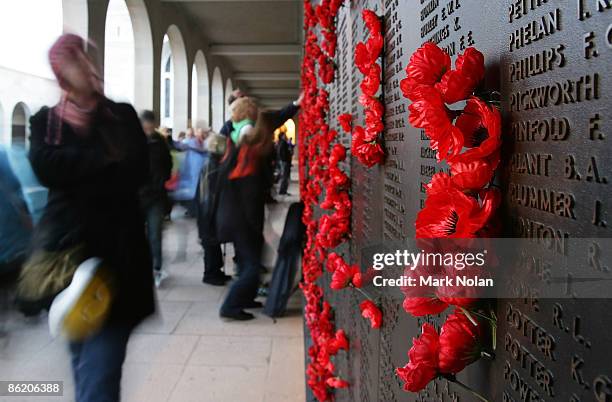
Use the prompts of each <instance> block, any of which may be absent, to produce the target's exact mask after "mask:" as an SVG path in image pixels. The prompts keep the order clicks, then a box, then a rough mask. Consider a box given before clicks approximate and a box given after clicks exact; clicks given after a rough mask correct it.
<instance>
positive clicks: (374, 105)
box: [341, 9, 385, 167]
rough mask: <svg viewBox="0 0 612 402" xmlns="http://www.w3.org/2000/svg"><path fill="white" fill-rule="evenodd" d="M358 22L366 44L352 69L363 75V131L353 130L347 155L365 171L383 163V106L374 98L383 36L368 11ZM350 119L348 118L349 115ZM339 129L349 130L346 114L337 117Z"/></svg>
mask: <svg viewBox="0 0 612 402" xmlns="http://www.w3.org/2000/svg"><path fill="white" fill-rule="evenodd" d="M362 18H363V21H364V23H365V26H366V28H367V29H368V32H369V36H368V40H367V41H366V42H365V43H364V42H359V43H358V44H357V46H356V47H355V65H356V66H357V68H358V69H359V71H360V72H361V73H362V74H363V76H364V78H363V80H362V81H361V84H360V85H359V87H360V88H361V96H360V97H359V103H360V104H361V105H362V106H363V109H364V113H365V128H364V127H362V126H355V127H354V128H353V130H352V143H351V153H352V154H353V156H355V157H356V158H357V160H358V161H359V162H361V163H362V164H364V165H365V166H367V167H372V166H374V165H376V164H380V163H383V161H384V159H385V151H384V149H383V146H382V144H381V138H382V131H383V129H384V125H383V115H384V109H385V108H384V106H383V104H382V102H381V101H380V99H379V97H378V96H377V94H378V92H379V90H380V86H381V77H382V71H381V67H380V64H379V63H378V60H379V58H380V56H381V54H382V49H383V36H382V27H381V22H380V18H379V17H378V16H377V15H376V13H374V12H373V11H372V10H368V9H365V10H363V12H362ZM349 116H350V115H349ZM341 117H342V119H343V121H342V122H341V123H343V124H342V128H343V129H344V130H345V131H347V132H348V131H349V130H350V124H349V122H348V121H347V114H344V115H341Z"/></svg>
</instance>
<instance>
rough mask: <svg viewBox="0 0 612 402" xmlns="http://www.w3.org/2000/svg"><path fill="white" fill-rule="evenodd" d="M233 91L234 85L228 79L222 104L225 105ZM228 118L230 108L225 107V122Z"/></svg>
mask: <svg viewBox="0 0 612 402" xmlns="http://www.w3.org/2000/svg"><path fill="white" fill-rule="evenodd" d="M233 91H234V85H233V84H232V79H231V78H228V79H227V80H226V81H225V97H224V98H223V100H224V102H223V103H224V104H225V105H227V99H228V98H229V96H230V95H231V94H232V92H233ZM229 117H230V108H229V107H226V108H225V120H227V119H229Z"/></svg>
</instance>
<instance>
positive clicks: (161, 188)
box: [140, 110, 172, 287]
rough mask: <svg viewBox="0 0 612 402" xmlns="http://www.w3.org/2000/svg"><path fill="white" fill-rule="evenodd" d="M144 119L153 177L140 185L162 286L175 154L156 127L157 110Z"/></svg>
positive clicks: (158, 283) (144, 114) (158, 282)
mask: <svg viewBox="0 0 612 402" xmlns="http://www.w3.org/2000/svg"><path fill="white" fill-rule="evenodd" d="M140 122H141V124H142V129H143V131H144V133H145V135H146V136H147V148H148V151H149V152H148V153H149V177H148V180H147V182H146V184H145V185H144V186H143V187H142V188H141V189H140V203H141V207H142V209H143V212H144V216H145V222H146V230H147V238H148V240H149V247H150V249H151V254H152V256H153V276H154V279H155V286H156V287H159V286H161V283H162V281H163V280H164V279H165V278H167V277H168V273H167V272H166V271H165V270H164V269H163V266H162V229H163V222H164V216H165V215H166V210H167V205H168V199H167V197H168V194H167V192H166V188H165V183H166V181H167V180H168V179H170V174H171V172H172V157H171V156H170V150H169V149H168V145H167V142H166V140H165V139H164V137H163V136H162V135H161V134H160V133H158V132H157V131H156V130H155V113H153V112H152V111H150V110H145V111H144V112H142V113H141V114H140Z"/></svg>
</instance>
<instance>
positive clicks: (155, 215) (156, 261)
mask: <svg viewBox="0 0 612 402" xmlns="http://www.w3.org/2000/svg"><path fill="white" fill-rule="evenodd" d="M144 212H145V222H146V228H147V239H148V240H149V247H150V248H151V256H152V257H153V259H152V260H153V269H155V270H157V271H159V270H161V268H162V226H163V223H164V214H165V204H164V201H163V200H159V201H155V202H152V203H151V204H149V205H148V206H147V207H145V210H144Z"/></svg>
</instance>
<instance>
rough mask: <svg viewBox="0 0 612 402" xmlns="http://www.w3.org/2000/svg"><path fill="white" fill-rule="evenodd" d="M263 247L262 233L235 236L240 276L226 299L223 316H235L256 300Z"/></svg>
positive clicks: (222, 309) (246, 233)
mask: <svg viewBox="0 0 612 402" xmlns="http://www.w3.org/2000/svg"><path fill="white" fill-rule="evenodd" d="M249 232H250V233H249ZM262 245H263V235H262V234H261V233H253V232H252V231H241V232H240V233H236V234H235V237H234V250H235V251H236V257H237V258H236V260H237V263H238V272H240V275H239V276H238V279H236V281H235V282H234V283H233V284H232V287H231V288H230V290H229V292H228V293H227V296H226V297H225V301H224V302H223V305H222V306H221V313H222V314H235V313H237V312H239V311H240V310H242V309H243V308H245V307H246V306H247V305H248V304H249V303H251V302H253V301H254V300H255V297H256V296H257V289H258V288H259V272H260V269H259V268H260V266H261V248H262Z"/></svg>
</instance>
